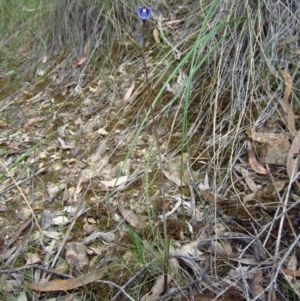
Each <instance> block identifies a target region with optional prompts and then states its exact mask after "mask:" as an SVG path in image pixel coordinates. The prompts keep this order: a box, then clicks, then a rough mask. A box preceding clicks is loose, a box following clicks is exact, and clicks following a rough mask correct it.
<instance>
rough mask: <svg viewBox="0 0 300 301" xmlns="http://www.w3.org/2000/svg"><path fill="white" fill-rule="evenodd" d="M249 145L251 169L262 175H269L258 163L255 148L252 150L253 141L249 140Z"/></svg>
mask: <svg viewBox="0 0 300 301" xmlns="http://www.w3.org/2000/svg"><path fill="white" fill-rule="evenodd" d="M247 143H248V156H249V164H250V166H251V168H252V169H253V170H254V171H255V172H257V173H259V174H262V175H267V174H268V171H267V170H266V169H265V168H264V167H263V166H262V165H261V164H260V163H259V162H258V161H257V159H256V157H255V154H254V151H253V148H252V144H251V140H250V139H247Z"/></svg>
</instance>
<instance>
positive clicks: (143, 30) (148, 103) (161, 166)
mask: <svg viewBox="0 0 300 301" xmlns="http://www.w3.org/2000/svg"><path fill="white" fill-rule="evenodd" d="M145 27H146V20H143V25H142V38H143V46H142V59H143V64H144V69H145V78H146V85H147V92H148V97H147V105H148V106H149V107H150V111H151V118H152V127H153V133H154V137H155V141H156V146H157V155H158V162H159V169H160V175H161V196H162V202H163V231H164V243H165V246H164V248H165V266H164V292H166V291H167V289H168V262H169V248H168V236H167V221H166V198H165V182H164V173H163V165H162V154H161V150H160V145H159V141H158V135H157V128H156V122H155V118H154V110H153V106H152V103H151V88H150V84H149V78H148V68H147V62H146V55H145V43H146V42H145Z"/></svg>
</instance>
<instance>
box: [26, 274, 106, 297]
mask: <svg viewBox="0 0 300 301" xmlns="http://www.w3.org/2000/svg"><path fill="white" fill-rule="evenodd" d="M105 273H106V270H105V269H101V270H99V271H96V272H94V273H91V274H88V275H85V276H83V277H80V278H73V279H66V280H60V279H56V280H52V281H48V282H44V283H28V282H25V286H26V287H28V288H29V289H32V290H34V291H37V292H59V291H68V290H72V289H75V288H78V287H81V286H84V285H86V284H89V283H91V282H93V281H95V280H99V279H100V278H101V277H102V276H103V275H104V274H105Z"/></svg>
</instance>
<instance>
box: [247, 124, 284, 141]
mask: <svg viewBox="0 0 300 301" xmlns="http://www.w3.org/2000/svg"><path fill="white" fill-rule="evenodd" d="M247 135H248V137H249V138H251V139H252V140H253V141H257V142H261V143H265V142H269V141H273V140H280V139H286V138H287V137H286V134H284V133H265V132H254V131H252V130H251V128H247Z"/></svg>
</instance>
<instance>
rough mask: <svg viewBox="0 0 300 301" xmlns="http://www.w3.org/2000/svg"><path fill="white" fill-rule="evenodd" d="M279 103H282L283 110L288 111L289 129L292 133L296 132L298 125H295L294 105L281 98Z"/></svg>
mask: <svg viewBox="0 0 300 301" xmlns="http://www.w3.org/2000/svg"><path fill="white" fill-rule="evenodd" d="M278 101H279V103H280V104H281V106H282V108H283V110H284V111H285V112H286V113H287V115H288V116H287V124H288V128H289V131H290V132H291V133H295V132H296V127H295V119H296V117H295V114H294V111H293V108H292V106H291V105H290V104H289V103H288V102H287V101H286V100H284V99H280V98H278Z"/></svg>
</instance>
